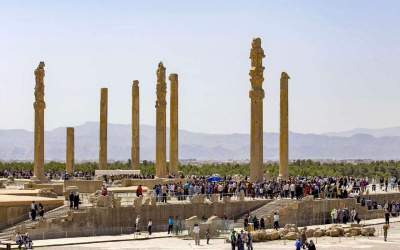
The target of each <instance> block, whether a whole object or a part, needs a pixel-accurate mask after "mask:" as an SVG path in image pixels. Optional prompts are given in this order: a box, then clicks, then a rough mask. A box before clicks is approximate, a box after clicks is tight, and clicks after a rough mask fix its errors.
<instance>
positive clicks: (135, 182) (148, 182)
mask: <svg viewBox="0 0 400 250" xmlns="http://www.w3.org/2000/svg"><path fill="white" fill-rule="evenodd" d="M177 181H178V182H179V179H178V180H177V179H168V178H156V179H123V180H122V181H121V185H122V186H123V187H130V186H139V185H142V186H146V187H149V189H152V188H153V187H154V186H155V185H160V184H168V183H175V182H177ZM181 181H182V182H185V181H186V179H181Z"/></svg>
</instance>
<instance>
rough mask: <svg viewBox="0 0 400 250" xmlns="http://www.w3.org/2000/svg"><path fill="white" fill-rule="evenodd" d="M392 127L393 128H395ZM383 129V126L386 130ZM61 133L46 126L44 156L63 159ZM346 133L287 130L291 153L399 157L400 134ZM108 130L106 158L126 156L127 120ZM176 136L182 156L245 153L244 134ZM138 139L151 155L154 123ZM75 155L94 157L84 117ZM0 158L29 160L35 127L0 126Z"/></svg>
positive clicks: (92, 130) (270, 140)
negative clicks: (3, 128) (294, 131)
mask: <svg viewBox="0 0 400 250" xmlns="http://www.w3.org/2000/svg"><path fill="white" fill-rule="evenodd" d="M355 131H356V130H355ZM374 131H375V130H374ZM393 131H396V130H395V129H393ZM354 133H355V132H354ZM376 133H377V132H376ZM385 133H386V132H385ZM385 133H383V132H382V134H384V135H386V134H385ZM387 133H388V132H387ZM337 134H340V133H337ZM378 134H379V133H378ZM399 134H400V132H399ZM65 135H66V129H65V128H57V129H54V130H51V131H47V132H46V135H45V157H46V160H61V161H63V160H64V159H65V145H66V142H65ZM344 135H346V137H344V136H338V135H335V136H330V135H317V134H299V133H290V158H291V159H336V160H339V159H400V137H396V136H384V137H375V136H372V135H370V134H365V133H364V134H354V135H353V134H350V132H349V134H344ZM379 135H381V134H379ZM108 136H109V141H108V158H109V160H127V159H129V158H130V147H131V145H130V138H131V134H130V125H120V124H109V126H108ZM278 138H279V136H278V134H277V133H264V158H265V159H272V160H276V159H277V158H278ZM179 140H180V149H179V150H180V159H197V160H246V159H248V158H249V135H248V134H206V133H194V132H190V131H185V130H181V131H179ZM140 141H141V145H140V146H141V148H140V150H141V151H140V154H141V159H142V160H144V159H146V160H153V159H154V155H155V153H154V151H155V128H154V126H149V125H141V138H140ZM167 152H168V150H167ZM75 156H76V160H77V161H83V160H97V158H98V123H97V122H87V123H85V124H83V125H80V126H77V127H75ZM0 159H1V160H32V159H33V133H32V132H30V131H26V130H0Z"/></svg>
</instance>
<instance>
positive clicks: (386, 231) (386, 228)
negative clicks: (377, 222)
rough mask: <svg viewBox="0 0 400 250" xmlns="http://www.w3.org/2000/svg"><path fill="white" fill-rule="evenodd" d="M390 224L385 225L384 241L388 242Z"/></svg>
mask: <svg viewBox="0 0 400 250" xmlns="http://www.w3.org/2000/svg"><path fill="white" fill-rule="evenodd" d="M389 227H390V226H389V224H386V223H385V224H383V240H384V241H387V235H388V230H389Z"/></svg>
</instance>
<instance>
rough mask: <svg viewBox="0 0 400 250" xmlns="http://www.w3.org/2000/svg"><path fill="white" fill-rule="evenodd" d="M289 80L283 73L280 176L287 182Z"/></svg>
mask: <svg viewBox="0 0 400 250" xmlns="http://www.w3.org/2000/svg"><path fill="white" fill-rule="evenodd" d="M289 79H290V77H289V75H288V74H286V72H282V74H281V98H280V134H279V176H280V177H281V178H282V179H285V180H286V179H287V178H288V161H289V117H288V114H289V101H288V93H289V92H288V91H289V90H288V81H289Z"/></svg>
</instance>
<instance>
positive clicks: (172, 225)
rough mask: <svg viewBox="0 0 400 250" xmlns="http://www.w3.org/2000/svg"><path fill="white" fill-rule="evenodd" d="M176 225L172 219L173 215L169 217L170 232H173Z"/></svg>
mask: <svg viewBox="0 0 400 250" xmlns="http://www.w3.org/2000/svg"><path fill="white" fill-rule="evenodd" d="M173 227H174V220H173V219H172V217H171V216H169V217H168V234H170V233H172V232H173V231H172V230H173Z"/></svg>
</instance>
